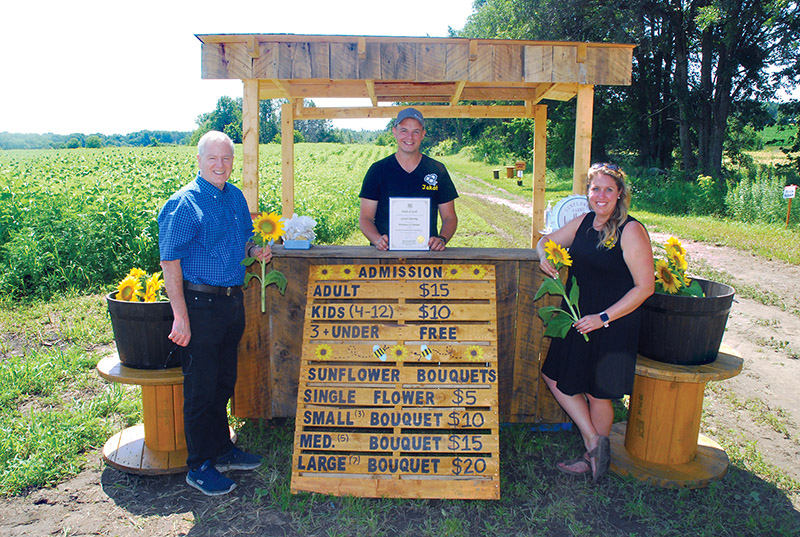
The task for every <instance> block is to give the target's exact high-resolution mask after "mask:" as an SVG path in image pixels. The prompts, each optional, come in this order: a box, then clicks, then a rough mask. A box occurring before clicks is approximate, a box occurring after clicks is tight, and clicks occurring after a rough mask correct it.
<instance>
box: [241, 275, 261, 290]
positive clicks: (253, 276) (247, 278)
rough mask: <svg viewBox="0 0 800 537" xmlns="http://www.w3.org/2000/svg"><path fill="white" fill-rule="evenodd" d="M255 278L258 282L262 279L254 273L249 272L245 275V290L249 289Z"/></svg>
mask: <svg viewBox="0 0 800 537" xmlns="http://www.w3.org/2000/svg"><path fill="white" fill-rule="evenodd" d="M253 278H255V279H257V280H260V279H261V277H260V276H259V275H258V274H253V273H252V272H248V273H247V274H245V275H244V287H245V289H247V285H248V284H249V283H250V280H252V279H253Z"/></svg>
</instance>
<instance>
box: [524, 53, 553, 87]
mask: <svg viewBox="0 0 800 537" xmlns="http://www.w3.org/2000/svg"><path fill="white" fill-rule="evenodd" d="M523 51H524V52H523V65H524V68H523V69H524V77H523V79H524V80H525V82H532V83H542V82H545V83H546V82H554V79H553V46H552V45H529V46H526V47H524V48H523Z"/></svg>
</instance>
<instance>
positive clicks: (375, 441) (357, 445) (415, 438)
mask: <svg viewBox="0 0 800 537" xmlns="http://www.w3.org/2000/svg"><path fill="white" fill-rule="evenodd" d="M295 442H297V445H298V446H299V447H300V449H302V450H305V452H307V453H308V454H309V455H312V454H313V452H314V451H325V452H336V451H368V452H370V453H375V454H377V453H378V452H387V453H393V452H415V453H416V452H421V453H424V454H425V455H429V454H432V453H451V454H452V453H459V454H460V453H463V452H465V451H466V452H468V453H470V452H472V453H485V452H487V451H488V452H493V453H497V452H498V451H499V450H500V443H499V442H498V440H497V435H492V434H479V433H474V432H470V433H469V434H460V433H447V434H413V433H404V434H393V433H379V432H374V433H357V432H353V433H333V432H315V431H305V432H296V433H295ZM300 457H302V455H300ZM298 470H301V471H302V470H303V468H299V467H298ZM325 471H327V470H325ZM343 473H353V474H360V473H363V468H358V467H356V468H348V469H346V470H344V472H343ZM370 473H372V472H370ZM409 473H417V472H412V471H410V472H409ZM434 473H435V472H434ZM482 473H483V472H481V474H482ZM481 474H478V475H481Z"/></svg>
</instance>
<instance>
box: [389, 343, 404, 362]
mask: <svg viewBox="0 0 800 537" xmlns="http://www.w3.org/2000/svg"><path fill="white" fill-rule="evenodd" d="M389 358H394V361H395V362H397V363H398V364H400V363H403V360H405V358H406V348H405V346H403V345H395V346H393V347H392V348H391V349H389Z"/></svg>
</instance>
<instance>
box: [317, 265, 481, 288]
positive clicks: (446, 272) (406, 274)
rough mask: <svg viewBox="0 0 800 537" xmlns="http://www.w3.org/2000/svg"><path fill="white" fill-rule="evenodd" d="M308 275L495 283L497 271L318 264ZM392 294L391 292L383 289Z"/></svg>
mask: <svg viewBox="0 0 800 537" xmlns="http://www.w3.org/2000/svg"><path fill="white" fill-rule="evenodd" d="M311 270H312V274H311V275H310V276H311V277H312V278H313V279H315V280H320V281H339V280H343V281H350V280H376V279H377V280H384V281H385V280H392V281H393V282H394V281H399V280H414V281H417V280H426V281H427V280H442V279H444V280H476V281H485V280H489V281H491V280H494V279H496V276H495V273H496V268H495V267H494V266H493V265H481V264H477V263H442V264H438V265H437V264H431V263H427V264H408V265H405V264H400V265H398V264H385V265H363V264H360V265H355V264H350V263H341V264H336V265H329V264H320V265H315V266H313V267H312V268H311ZM386 292H387V293H389V294H388V295H387V296H394V295H392V294H391V293H392V291H391V289H387V290H386Z"/></svg>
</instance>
